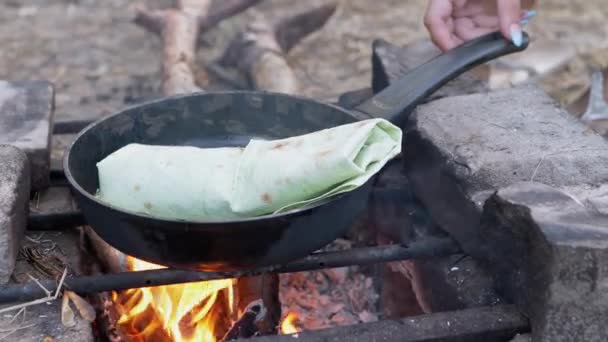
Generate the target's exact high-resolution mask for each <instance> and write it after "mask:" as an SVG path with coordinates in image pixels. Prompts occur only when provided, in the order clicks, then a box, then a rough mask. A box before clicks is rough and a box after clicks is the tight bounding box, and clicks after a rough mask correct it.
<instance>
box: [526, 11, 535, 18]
mask: <svg viewBox="0 0 608 342" xmlns="http://www.w3.org/2000/svg"><path fill="white" fill-rule="evenodd" d="M534 17H536V11H535V10H531V11H528V12H527V13H526V16H525V17H524V19H531V18H534Z"/></svg>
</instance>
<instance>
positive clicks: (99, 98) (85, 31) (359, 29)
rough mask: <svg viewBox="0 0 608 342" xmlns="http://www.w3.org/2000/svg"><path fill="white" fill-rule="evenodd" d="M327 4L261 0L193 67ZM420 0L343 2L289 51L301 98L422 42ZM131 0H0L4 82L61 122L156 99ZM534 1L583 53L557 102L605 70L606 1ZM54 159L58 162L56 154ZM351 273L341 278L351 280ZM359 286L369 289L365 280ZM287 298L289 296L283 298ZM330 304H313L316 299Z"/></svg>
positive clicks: (218, 33) (559, 38) (155, 48)
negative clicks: (373, 56) (47, 92)
mask: <svg viewBox="0 0 608 342" xmlns="http://www.w3.org/2000/svg"><path fill="white" fill-rule="evenodd" d="M325 2H329V0H309V1H295V0H266V1H265V2H264V3H263V4H261V5H259V6H257V7H256V8H254V9H250V10H248V11H247V12H245V13H243V14H241V15H239V16H237V17H234V18H231V19H229V20H226V21H224V22H223V23H222V24H221V25H219V26H218V27H217V28H215V29H213V30H211V31H209V32H207V33H206V34H205V35H204V37H203V42H202V44H201V47H200V50H199V53H198V66H199V67H204V65H205V63H206V62H209V61H211V60H213V59H215V58H216V57H217V56H218V55H219V54H220V53H221V52H222V51H223V50H224V48H225V47H226V46H227V44H228V42H229V41H230V39H231V38H232V37H233V36H234V35H235V33H236V32H237V31H238V30H239V28H240V27H242V26H243V24H244V23H246V22H247V21H248V20H249V19H250V18H251V17H252V15H254V14H255V12H256V11H259V12H263V13H265V14H267V15H268V16H270V17H279V16H283V15H286V14H288V13H292V12H294V11H298V10H299V9H303V8H305V7H310V6H314V5H315V4H321V3H325ZM426 2H427V1H425V0H409V1H406V0H343V1H341V5H340V7H339V10H338V12H337V13H336V15H334V17H333V18H332V19H331V20H330V21H329V22H328V24H327V25H326V26H325V27H324V28H323V29H322V30H321V31H319V32H317V33H316V34H314V35H312V36H310V37H309V38H308V39H306V40H305V41H304V42H303V43H302V44H300V45H299V46H297V47H296V48H295V49H294V50H293V51H292V52H291V53H290V56H289V62H290V63H291V65H292V66H293V68H294V69H295V71H296V74H297V75H298V78H299V80H300V81H301V83H302V84H303V92H304V95H308V96H313V97H316V98H319V99H323V100H334V99H335V98H336V97H337V96H338V95H339V94H341V93H343V92H346V91H349V90H354V89H358V88H362V87H366V86H369V83H370V76H371V75H370V68H371V63H370V53H371V43H372V41H373V40H374V39H376V38H383V39H385V40H387V41H389V42H392V43H394V44H397V45H405V44H407V43H409V42H412V41H414V40H418V39H424V38H426V37H427V32H426V30H425V29H424V26H423V25H422V17H423V13H424V9H425V8H424V7H425V4H426ZM134 3H135V2H134V1H131V0H2V1H0V22H1V23H2V25H0V44H1V45H0V79H7V80H14V81H18V80H30V79H46V80H50V81H52V82H53V83H54V84H55V86H56V91H57V93H56V118H57V119H58V120H64V119H69V118H94V117H100V116H103V115H107V114H110V113H112V112H113V111H116V110H118V109H120V108H122V107H124V106H126V105H129V104H133V103H136V102H139V101H142V100H147V99H151V98H154V97H157V96H159V85H160V73H159V69H160V60H159V57H160V42H159V40H158V39H157V38H156V37H155V36H153V35H152V34H149V33H147V32H145V31H144V30H142V29H140V28H139V27H137V26H136V25H134V24H133V23H132V18H133V14H134V11H133V5H134ZM145 3H146V5H147V6H148V7H150V8H161V7H166V6H169V5H170V3H171V2H170V1H169V0H149V1H145ZM538 3H539V6H538V7H537V11H538V16H537V17H536V18H534V19H533V20H532V21H531V23H530V24H529V25H528V26H527V28H526V30H527V31H528V32H529V33H530V35H531V37H532V38H533V40H534V41H551V42H553V43H557V45H558V46H564V47H565V46H569V47H572V48H573V49H574V50H575V51H576V53H577V54H578V55H579V56H586V57H584V58H583V57H578V58H575V59H573V60H572V61H571V63H569V64H568V65H567V66H566V67H565V68H563V70H562V73H561V75H560V76H559V77H558V78H556V79H559V81H555V80H554V81H551V82H546V83H545V87H547V88H549V90H550V91H551V93H552V94H555V95H556V96H557V97H560V99H561V98H562V97H563V98H568V97H569V96H571V94H574V93H575V92H580V91H581V87H584V83H585V80H587V79H588V75H587V74H588V71H589V70H590V69H591V68H592V67H596V66H598V65H599V66H604V67H605V66H608V1H606V0H539V1H538ZM524 53H525V52H524ZM589 56H591V57H589ZM570 80H573V81H572V82H570ZM569 82H570V83H569ZM54 157H55V158H56V159H57V158H58V157H60V155H54ZM309 275H310V277H308V278H303V277H300V278H297V277H292V278H290V279H286V280H285V279H284V282H285V284H287V283H288V284H289V286H291V287H294V288H296V287H298V286H301V287H306V286H304V285H305V284H307V283H308V282H315V281H318V278H319V277H317V275H318V274H316V273H315V274H313V273H310V274H309ZM313 276H314V277H313ZM321 278H323V277H321ZM323 279H325V278H323ZM340 279H341V278H340ZM345 279H346V278H345ZM349 279H350V278H347V279H346V280H340V281H339V282H344V281H347V282H348V281H351V280H352V279H351V280H349ZM353 279H355V278H353ZM355 280H356V282H355ZM355 280H352V283H353V284H354V283H357V284H359V283H360V284H366V281H365V280H366V279H363V280H361V281H359V280H357V279H355ZM323 281H324V280H323ZM303 284H304V285H303ZM315 284H316V283H315ZM315 286H316V285H315ZM309 287H310V286H309ZM313 287H314V286H313ZM361 291H367V289H366V288H364V287H363V286H362V290H361ZM285 296H287V297H289V298H291V299H293V300H294V301H295V300H296V298H297V297H298V296H299V294H298V296H291V297H290V296H288V293H287V292H285V293H284V297H285ZM287 297H286V298H284V299H285V302H289V298H287ZM313 297H314V298H326V299H327V300H328V301H329V300H333V298H334V297H336V298H343V297H349V296H347V295H345V294H340V293H337V294H334V293H329V294H327V295H324V296H319V295H318V294H317V293H314V296H313ZM351 297H357V296H356V295H355V296H350V297H349V298H351ZM315 303H316V302H315ZM296 304H297V303H296ZM296 304H293V305H296ZM305 304H307V305H308V304H310V303H305ZM326 304H327V303H321V302H319V305H326ZM364 304H366V303H364ZM290 305H291V303H290ZM298 305H300V304H298ZM349 305H351V306H352V303H351V304H349ZM300 306H302V305H300ZM304 306H306V305H304ZM360 306H361V310H354V309H353V310H351V311H352V313H354V314H355V315H354V316H353V317H346V318H344V317H338V318H339V319H337V318H336V319H333V318H332V319H333V320H334V321H331V322H329V321H328V322H329V323H328V322H326V319H325V318H326V317H325V316H328V317H329V314H328V315H326V313H325V312H322V313H320V314H319V315H317V316H319V317H316V316H315V318H316V319H317V320H316V321H314V323H315V324H317V327H320V326H325V325H327V324H341V323H344V322H350V321H351V320H357V319H358V320H361V321H365V320H366V319H368V318H369V317H367V316H370V315H373V313H369V311H368V308H367V304H366V305H360ZM340 309H341V308H340ZM309 311H310V310H309ZM332 314H333V313H332ZM364 314H365V315H364ZM361 315H363V316H361ZM364 316H365V317H364ZM332 317H333V316H332ZM351 318H352V319H351ZM311 319H312V318H310V317H308V321H309V322H313V321H312V320H311ZM336 320H337V321H336ZM338 321H339V322H338Z"/></svg>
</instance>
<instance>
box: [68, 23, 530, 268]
mask: <svg viewBox="0 0 608 342" xmlns="http://www.w3.org/2000/svg"><path fill="white" fill-rule="evenodd" d="M528 42H529V39H528V36H527V34H524V43H523V44H522V45H521V46H520V47H516V46H515V45H513V44H512V43H511V42H509V41H508V40H506V39H504V38H503V37H502V36H501V35H500V33H491V34H488V35H485V36H483V37H480V38H477V39H475V40H473V41H470V42H468V43H466V44H464V45H461V46H460V47H457V48H455V49H453V50H450V51H448V52H446V53H444V54H441V55H439V56H438V57H436V58H434V59H432V60H430V61H428V62H426V63H425V64H423V65H421V66H420V67H418V68H416V69H414V70H412V71H410V72H409V73H408V74H407V75H406V76H404V77H403V78H402V79H401V80H399V81H397V82H396V83H394V84H393V85H391V86H390V87H388V88H386V89H385V90H383V91H382V92H380V93H378V94H377V95H376V96H374V97H373V98H371V99H370V100H368V101H366V102H364V103H363V104H361V105H359V106H358V107H357V108H355V109H354V110H346V109H343V108H340V107H337V106H334V105H330V104H325V103H320V102H317V101H314V100H311V99H307V98H303V97H298V96H290V95H285V94H276V93H268V92H259V91H228V92H215V93H195V94H188V95H180V96H174V97H169V98H163V99H161V100H157V101H153V102H148V103H144V104H139V105H136V106H134V107H130V108H128V109H125V110H123V111H120V112H118V113H116V114H114V115H111V116H109V117H106V118H104V119H101V120H99V121H97V122H95V123H93V124H91V125H89V126H88V127H86V128H85V129H84V130H83V131H82V132H80V133H79V134H78V136H77V137H76V139H75V140H74V141H73V143H72V144H71V146H69V148H68V149H67V151H66V154H65V157H64V169H65V173H66V177H67V179H68V181H69V183H70V186H71V188H72V191H73V193H74V198H75V200H76V203H77V204H78V206H79V207H80V209H81V210H82V212H83V214H84V217H85V219H86V221H87V223H88V224H89V225H90V226H91V227H92V228H93V229H94V230H95V232H96V233H97V234H98V235H99V236H100V237H101V238H102V239H103V240H105V241H106V242H107V243H109V244H110V245H111V246H113V247H114V248H116V249H118V250H120V251H121V252H123V253H125V254H128V255H131V256H134V257H136V258H139V259H142V260H145V261H148V262H152V263H155V264H159V265H164V266H168V267H172V268H180V269H191V270H201V271H235V270H246V269H249V268H254V267H263V266H272V265H275V264H282V263H286V262H289V261H292V260H294V259H297V258H301V257H304V256H306V255H308V254H310V253H311V252H313V251H315V250H317V249H319V248H321V247H323V246H324V245H326V244H328V243H330V242H331V241H333V240H334V239H336V238H337V237H339V236H341V235H342V234H344V233H345V232H346V231H347V230H348V229H349V227H350V226H351V225H352V224H353V223H354V221H355V219H356V218H357V217H358V216H359V215H360V214H361V213H362V212H363V210H364V209H365V206H366V203H367V200H368V196H369V195H370V192H371V186H372V183H373V178H372V180H370V181H368V182H367V183H366V184H365V185H363V186H361V187H360V188H358V189H356V190H354V191H352V192H349V193H346V194H343V195H340V196H337V197H334V198H332V199H330V200H327V201H325V202H323V203H320V204H318V205H316V206H314V207H309V208H305V209H299V210H296V211H292V212H288V213H282V214H278V215H266V216H261V217H254V218H246V219H235V220H222V221H206V222H187V221H180V220H167V219H158V218H153V217H150V216H146V215H143V214H138V213H134V212H129V211H126V210H123V209H120V208H117V207H114V206H112V205H108V204H107V203H103V202H101V201H100V200H98V199H97V198H96V197H95V192H96V190H97V188H98V186H99V183H98V174H97V168H96V163H97V162H99V161H101V160H102V159H104V158H105V157H106V156H108V155H109V154H111V153H112V152H114V151H116V150H118V149H120V148H121V147H123V146H125V145H127V144H130V143H142V144H151V145H189V146H198V147H203V148H210V147H233V146H245V145H247V143H248V142H249V140H250V139H251V138H262V139H280V138H286V137H290V136H295V135H301V134H306V133H311V132H315V131H318V130H322V129H326V128H331V127H335V126H338V125H343V124H347V123H352V122H355V121H357V120H363V119H369V118H372V117H380V118H385V119H387V120H390V121H391V122H393V123H394V124H396V125H398V126H400V127H403V126H404V124H405V123H406V121H407V118H408V116H409V114H410V112H411V111H412V110H413V109H414V107H415V106H416V105H417V104H419V103H420V102H421V101H422V100H423V99H424V98H425V97H427V96H428V95H430V94H431V93H432V92H434V91H435V90H437V89H438V88H439V87H441V86H442V85H443V84H445V83H446V82H447V81H449V80H451V79H453V78H454V77H456V76H458V75H459V74H461V73H463V72H464V71H466V70H468V69H470V68H472V67H474V66H476V65H479V64H481V63H484V62H486V61H489V60H491V59H494V58H497V57H500V56H503V55H506V54H510V53H513V52H517V51H522V50H524V49H525V48H526V47H527V46H528ZM404 148H408V147H407V146H404ZM209 181H210V182H212V181H213V179H210V180H209Z"/></svg>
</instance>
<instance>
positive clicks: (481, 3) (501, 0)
mask: <svg viewBox="0 0 608 342" xmlns="http://www.w3.org/2000/svg"><path fill="white" fill-rule="evenodd" d="M533 4H534V1H533V0H532V1H531V0H528V1H526V0H523V1H522V0H429V5H428V7H427V11H426V15H425V18H424V24H425V26H426V27H427V29H428V31H429V33H430V35H431V40H432V41H433V43H435V45H437V46H438V47H439V48H440V49H441V50H443V51H446V50H450V49H452V48H454V47H456V46H458V45H460V44H462V43H464V42H466V41H469V40H471V39H474V38H477V37H479V36H481V35H484V34H487V33H490V32H494V31H497V30H500V32H501V33H502V34H503V36H504V37H505V38H507V39H510V40H512V41H513V44H515V45H517V46H520V45H521V44H522V31H521V26H522V25H521V24H522V23H521V21H522V20H527V18H528V17H530V15H529V14H528V12H526V11H524V10H522V7H527V8H530V7H532V5H533Z"/></svg>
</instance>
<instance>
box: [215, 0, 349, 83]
mask: <svg viewBox="0 0 608 342" xmlns="http://www.w3.org/2000/svg"><path fill="white" fill-rule="evenodd" d="M336 8H337V4H335V3H334V4H329V5H325V6H322V7H318V8H314V9H312V10H309V11H306V12H303V13H299V14H297V15H295V16H292V17H288V18H283V19H281V20H278V21H276V22H271V21H270V20H268V19H266V18H264V17H263V16H259V17H258V18H256V19H255V20H254V21H253V22H251V23H250V24H249V25H248V26H247V27H246V28H245V30H244V31H242V32H240V33H239V34H238V35H237V37H236V38H235V39H234V40H233V41H232V42H231V43H230V45H229V46H228V48H227V49H226V51H225V52H224V54H223V55H222V57H221V58H220V60H219V64H220V65H221V66H223V67H233V68H237V69H238V70H239V71H241V72H242V73H244V74H246V75H247V77H248V79H249V82H250V83H251V86H252V87H253V88H254V89H260V90H266V91H274V92H281V93H286V94H296V93H298V91H299V84H298V81H297V78H296V75H295V73H294V71H293V69H292V67H291V66H290V65H289V63H288V61H287V58H286V55H287V53H289V51H290V50H291V49H292V48H293V47H294V46H296V45H297V44H298V43H299V42H300V41H301V40H302V39H304V38H305V37H306V36H308V35H310V34H311V33H313V32H315V31H318V30H319V29H321V28H322V27H323V25H325V23H326V22H327V21H328V20H329V19H330V18H331V16H332V15H333V14H334V13H335V11H336Z"/></svg>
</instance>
